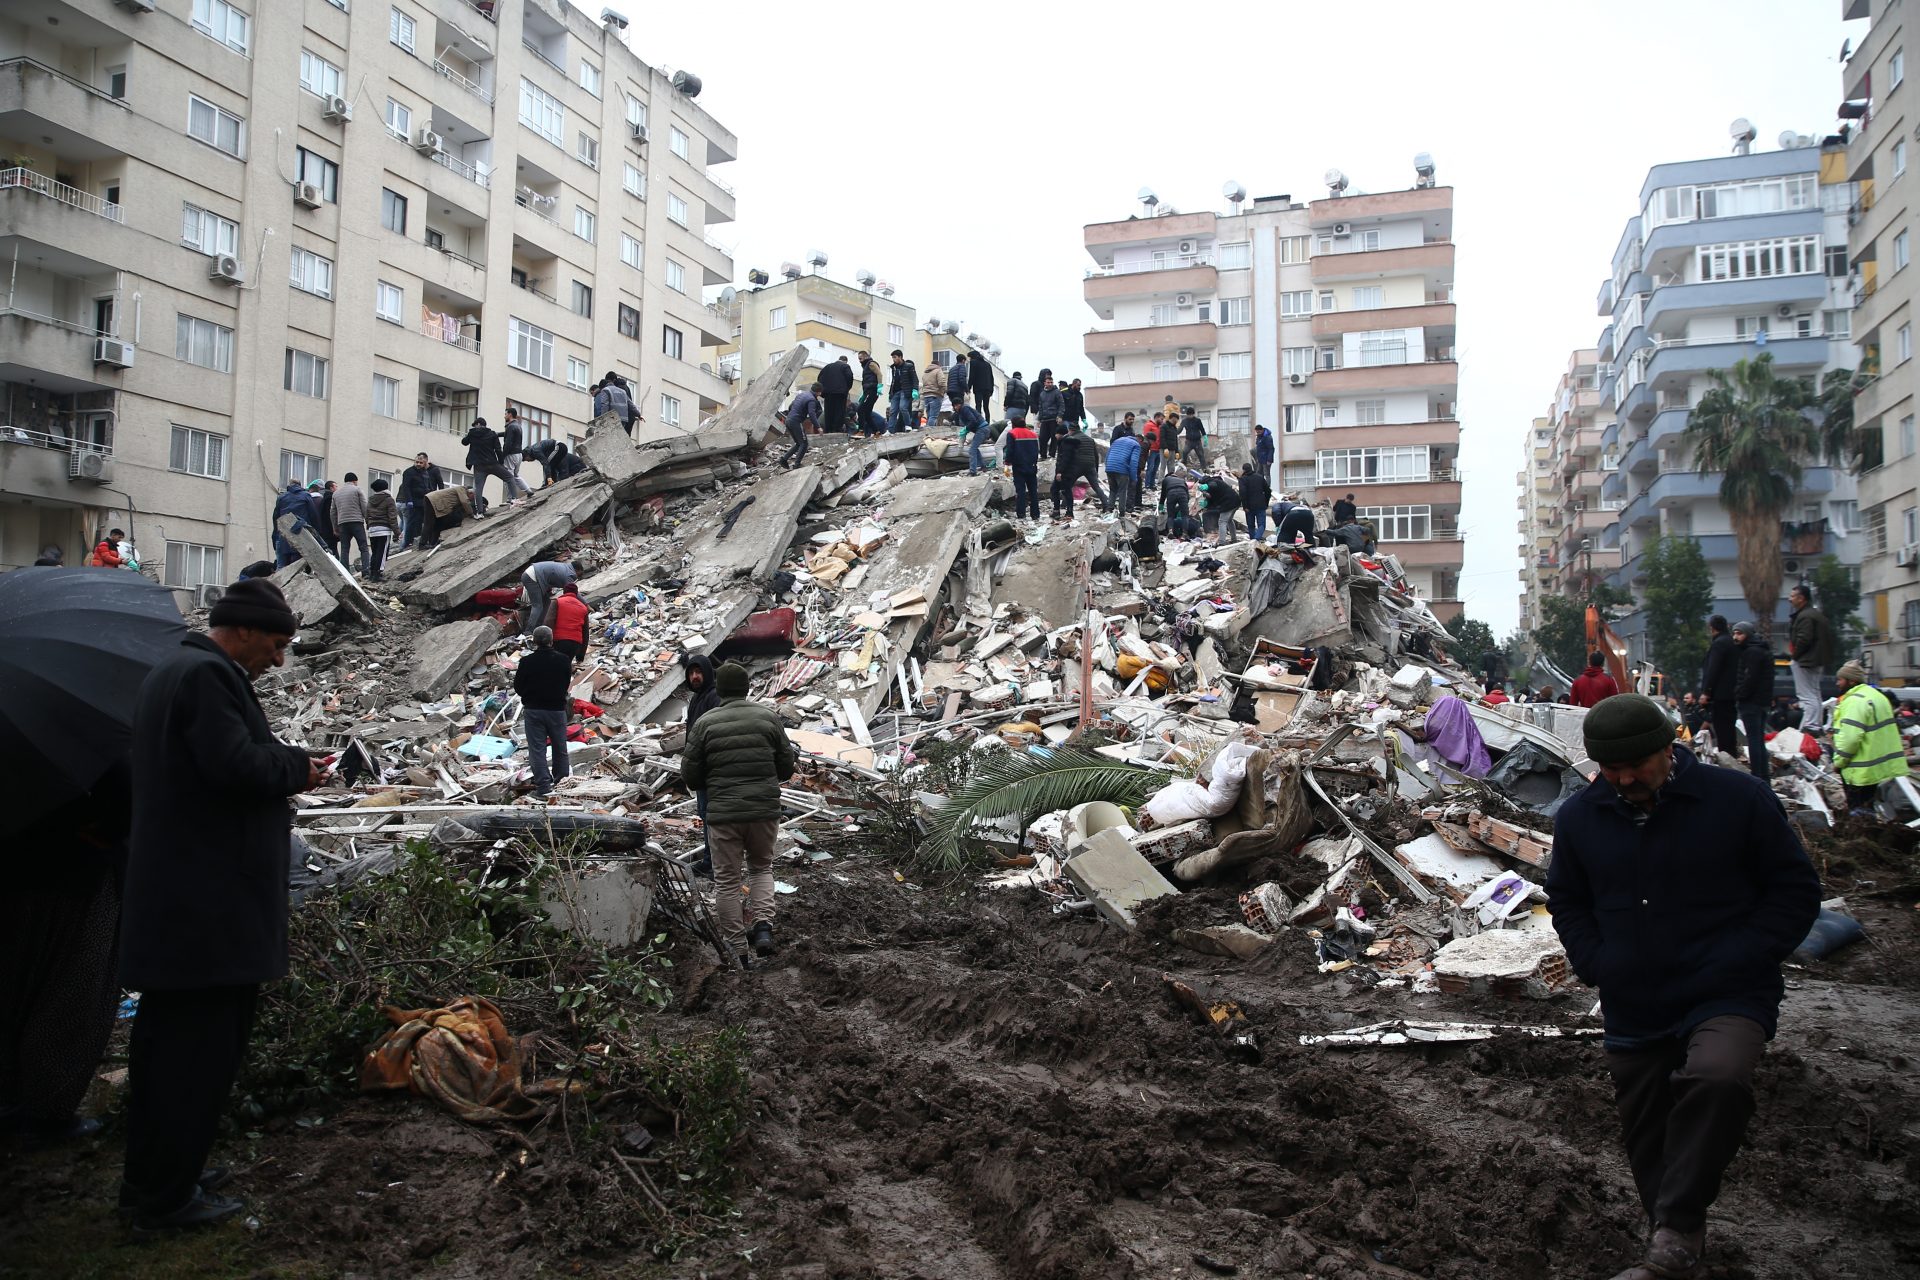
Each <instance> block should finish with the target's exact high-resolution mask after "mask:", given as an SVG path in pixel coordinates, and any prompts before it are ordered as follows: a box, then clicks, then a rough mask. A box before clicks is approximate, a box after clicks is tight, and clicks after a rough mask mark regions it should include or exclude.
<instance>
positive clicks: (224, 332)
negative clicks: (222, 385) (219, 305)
mask: <svg viewBox="0 0 1920 1280" xmlns="http://www.w3.org/2000/svg"><path fill="white" fill-rule="evenodd" d="M173 357H174V359H176V360H184V361H186V362H187V363H188V364H197V365H199V366H201V367H202V368H205V369H217V370H219V371H220V372H221V373H232V372H233V330H231V329H229V328H227V327H226V326H225V325H223V324H215V323H214V322H213V321H211V320H201V319H198V318H196V317H194V316H187V315H183V316H181V317H179V320H178V321H177V323H176V326H175V329H174V335H173Z"/></svg>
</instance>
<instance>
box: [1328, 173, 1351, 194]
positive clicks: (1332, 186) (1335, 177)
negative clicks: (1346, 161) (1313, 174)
mask: <svg viewBox="0 0 1920 1280" xmlns="http://www.w3.org/2000/svg"><path fill="white" fill-rule="evenodd" d="M1326 183H1327V189H1328V190H1329V191H1332V192H1333V193H1334V194H1335V195H1338V194H1339V193H1340V192H1342V191H1345V190H1346V189H1347V175H1346V174H1344V173H1342V172H1340V171H1339V170H1338V169H1329V170H1327V172H1326Z"/></svg>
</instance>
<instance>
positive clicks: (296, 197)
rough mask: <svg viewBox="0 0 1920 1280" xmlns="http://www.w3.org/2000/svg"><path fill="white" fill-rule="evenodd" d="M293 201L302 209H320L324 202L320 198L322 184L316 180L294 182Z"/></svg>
mask: <svg viewBox="0 0 1920 1280" xmlns="http://www.w3.org/2000/svg"><path fill="white" fill-rule="evenodd" d="M293 202H294V203H295V204H297V205H299V206H300V207H301V208H302V209H318V208H319V207H320V205H321V204H322V203H323V202H322V200H321V198H320V185H319V184H318V183H315V182H296V183H294V184H293Z"/></svg>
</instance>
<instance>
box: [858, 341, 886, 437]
mask: <svg viewBox="0 0 1920 1280" xmlns="http://www.w3.org/2000/svg"><path fill="white" fill-rule="evenodd" d="M878 403H880V363H879V361H877V360H875V359H874V358H873V357H872V356H871V355H869V354H868V353H867V352H865V351H862V352H861V353H860V412H859V414H858V415H857V420H856V421H855V423H854V425H855V427H856V428H857V429H858V430H860V431H863V432H866V434H868V435H872V434H873V432H872V431H871V430H869V429H868V427H867V424H868V423H869V422H871V421H873V406H874V405H876V404H878Z"/></svg>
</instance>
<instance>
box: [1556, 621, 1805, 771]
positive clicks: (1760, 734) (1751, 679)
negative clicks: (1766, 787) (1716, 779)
mask: <svg viewBox="0 0 1920 1280" xmlns="http://www.w3.org/2000/svg"><path fill="white" fill-rule="evenodd" d="M1733 645H1734V650H1735V656H1736V657H1737V658H1738V659H1739V666H1738V668H1737V670H1738V672H1739V674H1738V676H1737V677H1735V680H1734V685H1733V705H1734V706H1735V707H1736V708H1738V709H1739V713H1740V728H1741V729H1742V730H1743V731H1744V732H1745V733H1746V735H1747V771H1748V772H1749V773H1751V774H1753V776H1754V777H1756V778H1760V779H1762V780H1765V779H1766V778H1767V777H1769V776H1770V775H1771V772H1772V770H1771V769H1770V767H1769V765H1768V762H1767V699H1769V698H1771V697H1772V696H1773V650H1772V649H1771V648H1769V647H1768V646H1767V642H1766V641H1765V640H1762V639H1761V638H1760V629H1759V628H1758V627H1756V626H1755V625H1754V624H1753V623H1751V622H1736V623H1734V624H1733ZM1574 683H1575V684H1576V685H1578V684H1579V681H1577V680H1576V681H1575V682H1574ZM1721 749H1722V750H1724V751H1725V752H1726V753H1727V754H1728V755H1733V754H1734V751H1733V739H1732V738H1728V739H1727V745H1726V746H1725V747H1723V748H1721Z"/></svg>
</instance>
